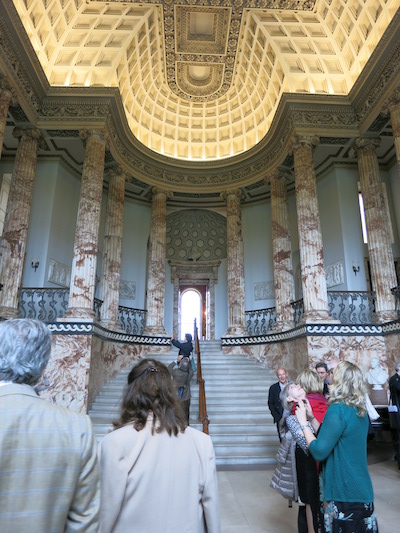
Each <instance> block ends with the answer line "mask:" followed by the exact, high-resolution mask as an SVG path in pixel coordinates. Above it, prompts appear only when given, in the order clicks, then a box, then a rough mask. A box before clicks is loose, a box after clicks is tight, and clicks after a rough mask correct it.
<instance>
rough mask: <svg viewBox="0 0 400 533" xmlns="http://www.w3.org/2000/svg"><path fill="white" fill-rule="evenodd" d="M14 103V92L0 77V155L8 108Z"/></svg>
mask: <svg viewBox="0 0 400 533" xmlns="http://www.w3.org/2000/svg"><path fill="white" fill-rule="evenodd" d="M12 101H14V103H16V98H15V96H14V92H13V90H12V89H11V86H10V84H9V83H8V81H7V80H6V79H5V78H1V79H0V157H1V152H2V148H3V140H4V131H5V129H6V124H7V115H8V108H9V107H10V104H11V102H12Z"/></svg>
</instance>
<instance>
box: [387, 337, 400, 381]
mask: <svg viewBox="0 0 400 533" xmlns="http://www.w3.org/2000/svg"><path fill="white" fill-rule="evenodd" d="M385 344H386V363H387V367H388V371H389V376H393V374H394V365H395V364H396V363H397V361H400V335H399V334H393V335H387V336H386V337H385Z"/></svg>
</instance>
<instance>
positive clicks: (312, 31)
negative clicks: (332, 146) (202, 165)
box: [14, 0, 399, 160]
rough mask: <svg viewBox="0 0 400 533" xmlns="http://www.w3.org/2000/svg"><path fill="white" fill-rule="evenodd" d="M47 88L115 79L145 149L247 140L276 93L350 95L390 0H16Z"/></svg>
mask: <svg viewBox="0 0 400 533" xmlns="http://www.w3.org/2000/svg"><path fill="white" fill-rule="evenodd" d="M14 4H15V7H16V9H17V12H18V15H19V17H20V19H21V21H22V24H23V26H24V28H25V30H26V32H27V34H28V36H29V38H30V41H31V43H32V45H33V48H34V50H35V52H36V54H37V57H38V58H39V61H40V63H41V65H42V67H43V70H44V72H45V74H46V77H47V79H48V81H49V83H50V85H51V86H63V87H67V86H68V87H99V86H102V87H116V88H118V89H119V91H120V93H121V98H122V102H123V107H124V110H125V113H126V118H127V121H128V124H129V128H130V130H131V131H132V133H133V135H134V136H135V137H136V138H137V139H138V140H139V141H140V142H141V143H143V144H144V145H145V146H146V147H148V148H150V149H151V150H154V151H155V152H158V153H160V154H163V155H167V156H171V157H173V158H179V159H183V160H185V159H191V160H193V159H194V160H213V159H221V158H227V157H231V156H234V155H236V154H239V153H242V152H244V151H246V150H249V149H250V148H252V147H253V146H255V145H256V144H257V143H258V142H259V141H261V139H263V138H264V137H265V135H266V133H267V132H268V131H269V129H270V127H271V123H272V121H273V118H274V116H275V113H276V110H277V107H278V104H279V101H280V99H281V97H282V94H283V93H292V94H297V93H301V94H321V95H342V96H345V95H348V94H349V92H350V91H351V89H352V87H353V85H354V83H355V81H356V80H357V78H358V76H359V75H360V73H361V72H362V70H363V68H364V66H365V64H366V63H367V61H368V59H369V58H370V56H371V54H372V52H373V50H374V49H375V46H376V45H377V43H378V42H379V41H380V39H381V38H382V35H383V34H384V32H385V30H386V29H387V27H388V25H389V23H390V22H391V20H392V18H393V16H394V14H395V12H396V10H397V9H398V7H399V1H398V0H316V1H310V0H300V1H295V0H286V1H280V2H279V1H271V0H270V1H268V0H264V1H258V2H257V1H251V0H236V1H224V0H216V1H214V0H198V1H191V0H186V1H185V0H181V1H179V2H173V1H170V0H165V1H163V2H160V1H156V0H153V1H151V0H149V1H145V2H140V3H139V2H129V1H128V2H127V1H123V2H122V1H118V0H115V1H107V2H103V1H97V0H89V1H87V0H14Z"/></svg>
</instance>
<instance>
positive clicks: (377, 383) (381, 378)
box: [365, 357, 389, 390]
mask: <svg viewBox="0 0 400 533" xmlns="http://www.w3.org/2000/svg"><path fill="white" fill-rule="evenodd" d="M365 377H366V379H367V381H368V383H369V384H370V385H372V389H373V390H382V388H383V385H384V384H385V383H386V381H387V380H388V379H389V373H388V371H387V370H385V369H384V368H383V367H382V366H381V364H380V363H379V359H378V358H377V357H372V359H371V366H370V368H369V370H368V372H367V373H366V374H365Z"/></svg>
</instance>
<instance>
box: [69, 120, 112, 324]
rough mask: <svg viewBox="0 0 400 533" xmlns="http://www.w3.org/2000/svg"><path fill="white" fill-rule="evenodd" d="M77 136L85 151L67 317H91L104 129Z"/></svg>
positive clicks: (104, 141)
mask: <svg viewBox="0 0 400 533" xmlns="http://www.w3.org/2000/svg"><path fill="white" fill-rule="evenodd" d="M80 137H81V139H82V140H83V142H84V143H85V144H86V152H85V161H84V163H83V170H82V183H81V191H80V199H79V207H78V218H77V223H76V231H75V243H74V257H73V260H72V271H71V286H70V291H69V305H68V309H67V312H66V317H67V318H72V317H73V318H77V319H83V320H92V319H93V318H94V311H93V304H94V292H95V282H96V265H97V251H98V238H99V224H100V209H101V198H102V191H103V177H104V157H105V150H106V136H105V132H104V131H103V130H82V131H81V132H80Z"/></svg>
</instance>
